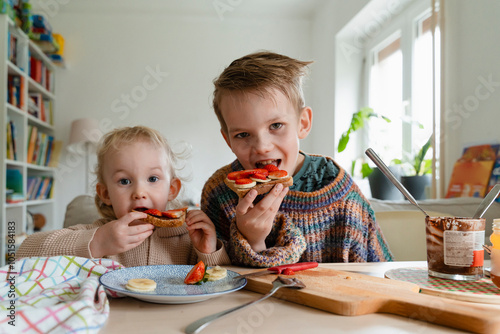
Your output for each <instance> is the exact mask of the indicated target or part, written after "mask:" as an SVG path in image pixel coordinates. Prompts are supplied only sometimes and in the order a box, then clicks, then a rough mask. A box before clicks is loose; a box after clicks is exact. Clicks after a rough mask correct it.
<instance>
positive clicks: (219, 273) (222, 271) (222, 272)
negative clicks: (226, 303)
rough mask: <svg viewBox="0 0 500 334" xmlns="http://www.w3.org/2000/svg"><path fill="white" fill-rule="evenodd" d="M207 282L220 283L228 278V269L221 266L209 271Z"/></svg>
mask: <svg viewBox="0 0 500 334" xmlns="http://www.w3.org/2000/svg"><path fill="white" fill-rule="evenodd" d="M206 274H207V280H208V281H218V280H220V279H223V278H224V277H226V276H227V269H226V268H222V267H219V266H215V267H212V268H210V269H207V272H206Z"/></svg>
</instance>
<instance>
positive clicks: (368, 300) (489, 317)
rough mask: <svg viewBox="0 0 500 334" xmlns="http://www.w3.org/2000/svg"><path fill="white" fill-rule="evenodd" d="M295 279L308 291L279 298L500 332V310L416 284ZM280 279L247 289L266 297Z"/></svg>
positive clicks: (260, 280)
mask: <svg viewBox="0 0 500 334" xmlns="http://www.w3.org/2000/svg"><path fill="white" fill-rule="evenodd" d="M248 272H249V271H248V270H244V271H243V270H242V271H241V273H248ZM291 277H296V278H298V279H299V280H301V281H302V282H304V283H305V285H306V288H304V289H300V290H296V289H288V288H281V289H279V290H278V291H277V292H276V293H275V294H274V297H276V298H280V299H284V300H287V301H291V302H294V303H297V304H301V305H306V306H310V307H314V308H317V309H321V310H324V311H328V312H332V313H335V314H339V315H348V316H354V315H362V314H370V313H390V314H396V315H401V316H404V317H409V318H411V319H418V320H422V321H427V322H431V323H435V324H440V325H444V326H449V327H453V328H457V329H462V330H467V331H471V332H475V333H488V334H489V333H500V311H499V310H498V309H494V308H489V307H488V306H482V305H475V304H470V303H467V302H462V301H457V300H451V299H446V298H441V297H437V296H431V295H424V294H420V293H419V287H418V285H416V284H413V283H409V282H402V281H395V280H390V279H387V278H380V277H373V276H368V275H363V274H358V273H351V272H346V271H339V270H333V269H326V268H314V269H308V270H305V271H299V272H296V273H295V275H294V276H291ZM275 279H276V275H275V274H269V275H264V276H256V277H249V278H247V280H248V283H247V285H246V286H245V289H247V290H251V291H255V292H258V293H262V294H265V293H267V292H269V290H271V288H272V282H273V281H274V280H275Z"/></svg>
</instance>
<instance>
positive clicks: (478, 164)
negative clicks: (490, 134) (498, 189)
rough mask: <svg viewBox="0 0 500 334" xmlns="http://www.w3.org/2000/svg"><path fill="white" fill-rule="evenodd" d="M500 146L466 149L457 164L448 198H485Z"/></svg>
mask: <svg viewBox="0 0 500 334" xmlns="http://www.w3.org/2000/svg"><path fill="white" fill-rule="evenodd" d="M499 147H500V145H476V146H470V147H466V148H465V149H464V151H463V154H462V156H461V157H460V158H459V159H458V160H457V162H455V164H454V166H453V171H452V174H451V178H450V184H449V185H448V192H447V193H446V198H453V197H484V196H485V195H486V192H487V191H488V188H489V185H490V184H491V182H492V181H491V177H492V172H493V171H494V168H493V166H494V165H495V163H496V161H497V160H498V158H497V154H498V151H499Z"/></svg>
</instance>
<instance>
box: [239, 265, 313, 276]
mask: <svg viewBox="0 0 500 334" xmlns="http://www.w3.org/2000/svg"><path fill="white" fill-rule="evenodd" d="M317 266H318V262H298V263H292V264H284V265H281V266H276V267H271V268H267V270H260V271H256V272H253V273H249V274H244V275H238V276H235V277H233V279H239V278H247V277H254V276H262V275H267V274H278V275H279V274H282V273H283V270H285V269H291V270H293V271H294V272H295V271H300V270H306V269H311V268H316V267H317Z"/></svg>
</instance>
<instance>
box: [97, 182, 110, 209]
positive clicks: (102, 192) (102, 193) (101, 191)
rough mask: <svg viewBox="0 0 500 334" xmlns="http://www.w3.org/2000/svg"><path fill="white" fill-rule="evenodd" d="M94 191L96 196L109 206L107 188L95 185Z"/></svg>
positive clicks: (100, 184) (98, 184) (99, 184)
mask: <svg viewBox="0 0 500 334" xmlns="http://www.w3.org/2000/svg"><path fill="white" fill-rule="evenodd" d="M95 191H96V193H97V196H99V198H100V199H101V201H102V202H103V203H104V204H106V205H111V200H110V198H109V192H108V188H107V187H106V186H105V185H104V184H102V183H97V185H96V186H95Z"/></svg>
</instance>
